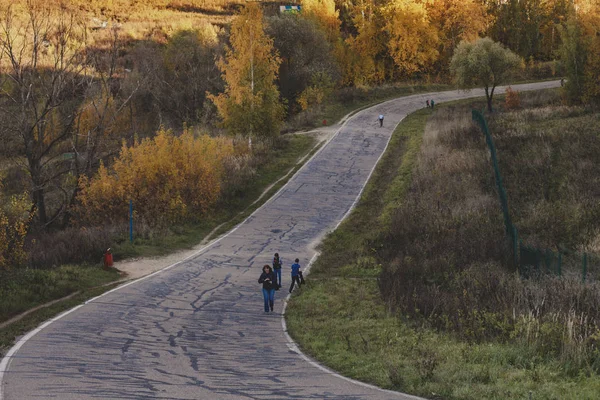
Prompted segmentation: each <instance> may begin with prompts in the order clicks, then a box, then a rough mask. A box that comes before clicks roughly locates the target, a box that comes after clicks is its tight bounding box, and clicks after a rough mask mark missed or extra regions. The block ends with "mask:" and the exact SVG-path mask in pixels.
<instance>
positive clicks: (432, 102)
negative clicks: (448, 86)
mask: <svg viewBox="0 0 600 400" xmlns="http://www.w3.org/2000/svg"><path fill="white" fill-rule="evenodd" d="M434 105H435V101H433V99H431V109H432V110H433V106H434Z"/></svg>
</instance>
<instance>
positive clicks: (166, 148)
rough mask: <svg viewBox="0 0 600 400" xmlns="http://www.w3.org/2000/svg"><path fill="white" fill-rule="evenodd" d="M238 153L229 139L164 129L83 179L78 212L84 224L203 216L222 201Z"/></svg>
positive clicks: (153, 222)
mask: <svg viewBox="0 0 600 400" xmlns="http://www.w3.org/2000/svg"><path fill="white" fill-rule="evenodd" d="M233 152H234V149H233V142H232V140H231V139H229V138H211V137H209V136H206V135H204V136H200V137H194V135H193V134H192V133H191V132H190V131H189V130H185V132H184V133H183V134H182V135H181V136H179V137H177V136H175V135H173V133H172V132H171V131H166V130H164V129H161V130H160V131H159V132H158V134H157V135H156V136H155V137H154V138H153V139H144V140H142V141H139V142H137V143H136V144H135V145H134V146H133V147H127V146H125V145H123V147H122V149H121V152H120V154H119V157H118V158H117V159H115V161H114V164H113V165H112V166H111V167H110V168H106V167H105V166H103V165H101V166H100V168H99V170H98V172H97V174H96V175H95V176H94V177H93V178H92V179H88V178H87V177H85V176H82V177H81V178H80V182H79V185H80V189H81V190H80V194H79V196H78V200H79V205H78V206H77V211H78V213H79V214H80V216H81V217H82V222H84V223H91V224H101V223H106V222H107V221H119V220H121V221H122V220H125V219H126V218H127V204H128V202H129V200H132V201H133V203H134V205H135V210H136V214H137V215H138V216H139V217H141V218H142V219H144V220H145V221H147V222H149V223H151V224H159V223H164V222H173V221H178V220H181V219H183V218H194V217H199V216H201V215H202V214H203V213H204V212H206V210H207V209H208V208H209V207H211V206H212V205H213V204H214V203H215V202H216V201H217V199H218V197H219V194H220V189H221V182H222V179H223V177H222V172H223V163H224V160H225V158H227V157H229V156H231V155H232V154H233Z"/></svg>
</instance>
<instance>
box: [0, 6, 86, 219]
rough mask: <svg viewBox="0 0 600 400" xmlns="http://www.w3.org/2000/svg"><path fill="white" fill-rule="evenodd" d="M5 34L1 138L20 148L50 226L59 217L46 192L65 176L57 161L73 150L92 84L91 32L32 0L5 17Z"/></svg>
mask: <svg viewBox="0 0 600 400" xmlns="http://www.w3.org/2000/svg"><path fill="white" fill-rule="evenodd" d="M0 34H1V37H0V54H1V63H2V69H3V72H4V74H3V75H2V79H3V82H2V84H1V85H0V87H1V89H0V90H1V93H2V96H1V98H0V102H1V103H0V113H1V114H2V120H3V122H4V123H3V124H2V128H3V132H2V134H3V135H5V136H14V137H17V138H19V140H20V142H21V143H20V144H21V146H20V147H21V149H20V151H21V152H22V154H23V155H24V156H25V159H26V160H27V165H26V169H27V171H28V172H29V177H30V179H31V193H32V196H33V202H34V204H35V208H36V210H37V218H38V221H39V222H40V223H41V224H42V225H46V224H48V223H49V222H51V221H52V220H53V218H54V217H55V216H56V214H55V215H48V212H47V204H46V197H47V190H48V189H49V187H50V186H51V185H52V184H53V182H54V180H55V179H56V177H57V176H60V175H61V174H62V173H64V172H65V171H63V170H62V169H61V166H60V165H58V164H57V163H56V162H55V161H56V159H57V157H59V156H60V155H61V154H62V153H63V152H64V151H66V149H67V148H68V147H67V146H66V139H68V138H69V137H70V133H71V131H70V129H71V126H72V125H73V123H74V121H75V119H76V115H77V113H76V112H75V110H76V108H77V104H76V102H75V101H73V100H74V99H76V98H78V97H80V96H81V93H82V90H85V87H86V86H87V85H88V84H89V81H90V77H89V76H88V74H87V69H86V65H85V62H84V60H83V59H82V54H84V52H83V49H84V46H85V41H86V29H85V26H84V24H83V22H82V20H81V19H80V18H79V17H78V15H77V14H76V13H75V12H74V11H73V10H70V9H69V8H68V7H67V6H63V7H53V5H52V4H46V3H43V2H40V1H35V0H28V1H26V2H25V4H22V3H16V4H15V5H13V6H11V7H9V8H8V9H7V10H4V11H3V19H2V21H0Z"/></svg>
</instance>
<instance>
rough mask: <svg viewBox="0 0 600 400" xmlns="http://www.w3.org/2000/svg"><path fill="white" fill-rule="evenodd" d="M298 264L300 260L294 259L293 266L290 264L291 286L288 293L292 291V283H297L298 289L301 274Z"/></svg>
mask: <svg viewBox="0 0 600 400" xmlns="http://www.w3.org/2000/svg"><path fill="white" fill-rule="evenodd" d="M299 262H300V260H299V259H297V258H296V260H295V262H294V264H292V284H291V285H290V293H292V290H294V283H298V287H300V276H301V274H302V273H301V272H300V264H298V263H299Z"/></svg>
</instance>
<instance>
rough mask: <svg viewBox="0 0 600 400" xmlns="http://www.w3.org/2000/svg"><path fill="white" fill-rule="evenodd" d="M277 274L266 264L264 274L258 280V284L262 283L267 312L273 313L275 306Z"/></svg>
mask: <svg viewBox="0 0 600 400" xmlns="http://www.w3.org/2000/svg"><path fill="white" fill-rule="evenodd" d="M276 279H277V278H276V277H275V273H274V272H273V270H272V269H271V266H270V265H269V264H265V266H264V267H263V272H262V274H260V278H258V283H262V285H263V287H262V292H263V298H264V300H265V312H269V310H271V312H273V305H274V303H275V285H276V283H275V280H276Z"/></svg>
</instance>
